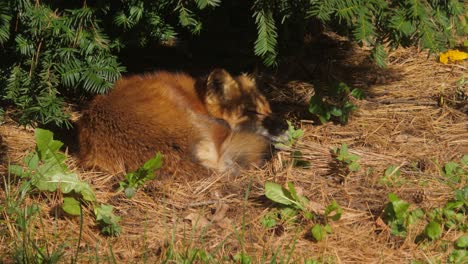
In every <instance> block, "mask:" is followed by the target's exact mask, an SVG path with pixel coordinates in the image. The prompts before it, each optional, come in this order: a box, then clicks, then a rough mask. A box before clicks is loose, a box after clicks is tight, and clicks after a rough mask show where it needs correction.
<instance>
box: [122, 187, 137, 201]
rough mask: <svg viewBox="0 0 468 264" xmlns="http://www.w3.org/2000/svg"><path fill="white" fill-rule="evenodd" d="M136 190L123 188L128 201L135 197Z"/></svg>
mask: <svg viewBox="0 0 468 264" xmlns="http://www.w3.org/2000/svg"><path fill="white" fill-rule="evenodd" d="M135 193H136V190H135V188H133V187H128V188H125V196H126V197H127V198H129V199H131V198H133V196H135Z"/></svg>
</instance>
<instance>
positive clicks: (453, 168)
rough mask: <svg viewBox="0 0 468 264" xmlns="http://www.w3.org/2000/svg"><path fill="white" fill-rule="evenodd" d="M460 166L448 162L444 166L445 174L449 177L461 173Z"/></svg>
mask: <svg viewBox="0 0 468 264" xmlns="http://www.w3.org/2000/svg"><path fill="white" fill-rule="evenodd" d="M460 169H461V168H460V165H458V163H456V162H447V163H446V164H445V166H444V172H445V174H446V175H447V176H454V175H455V174H457V173H459V172H460Z"/></svg>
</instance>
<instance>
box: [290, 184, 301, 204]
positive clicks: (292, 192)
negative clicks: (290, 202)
mask: <svg viewBox="0 0 468 264" xmlns="http://www.w3.org/2000/svg"><path fill="white" fill-rule="evenodd" d="M288 188H289V192H290V193H291V196H292V198H293V199H294V200H295V201H296V202H298V203H300V202H301V199H300V198H299V196H298V195H297V192H296V188H294V184H293V183H292V182H288Z"/></svg>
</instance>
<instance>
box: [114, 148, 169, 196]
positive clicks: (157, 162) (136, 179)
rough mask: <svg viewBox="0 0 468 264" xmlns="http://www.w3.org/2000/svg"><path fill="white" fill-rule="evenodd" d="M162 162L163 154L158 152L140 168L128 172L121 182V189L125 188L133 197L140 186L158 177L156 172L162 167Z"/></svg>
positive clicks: (127, 193)
mask: <svg viewBox="0 0 468 264" xmlns="http://www.w3.org/2000/svg"><path fill="white" fill-rule="evenodd" d="M162 164H163V161H162V155H161V153H159V152H158V153H157V154H156V156H155V157H154V158H152V159H150V160H148V161H147V162H145V164H143V166H141V167H140V168H138V170H136V171H134V172H130V173H127V174H126V175H125V181H121V182H119V186H120V187H119V190H123V191H124V193H125V196H127V198H132V197H133V196H135V193H136V190H137V189H138V187H139V186H142V185H143V184H144V183H145V182H147V181H150V180H153V179H154V178H155V177H156V175H155V173H154V172H155V170H157V169H159V168H161V166H162Z"/></svg>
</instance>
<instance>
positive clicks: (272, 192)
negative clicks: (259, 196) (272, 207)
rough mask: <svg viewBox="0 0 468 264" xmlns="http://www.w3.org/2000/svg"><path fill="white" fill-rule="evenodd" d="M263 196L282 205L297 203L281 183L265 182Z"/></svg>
mask: <svg viewBox="0 0 468 264" xmlns="http://www.w3.org/2000/svg"><path fill="white" fill-rule="evenodd" d="M265 196H266V197H267V198H268V199H270V200H272V201H273V202H277V203H279V204H283V205H292V204H297V202H295V201H294V199H293V198H292V196H291V193H290V192H289V191H288V190H286V189H285V188H283V187H282V186H281V185H279V184H277V183H274V182H267V183H265Z"/></svg>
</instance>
